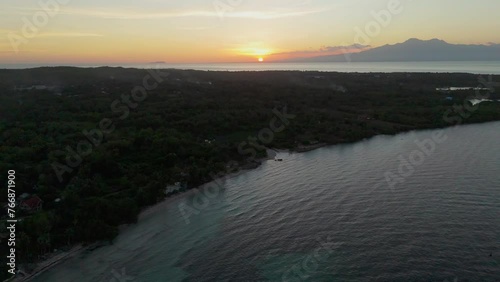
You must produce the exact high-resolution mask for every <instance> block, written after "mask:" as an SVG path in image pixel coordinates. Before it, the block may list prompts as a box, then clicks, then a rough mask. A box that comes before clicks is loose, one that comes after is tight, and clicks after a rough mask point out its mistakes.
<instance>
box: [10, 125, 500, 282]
mask: <svg viewBox="0 0 500 282" xmlns="http://www.w3.org/2000/svg"><path fill="white" fill-rule="evenodd" d="M497 122H500V120H495V121H486V122H479V123H464V124H460V125H450V126H446V127H436V128H426V129H412V130H407V131H401V132H398V133H395V134H392V135H390V134H377V135H373V136H371V137H368V138H363V139H360V140H356V141H352V142H346V143H336V144H328V143H319V144H314V145H309V146H302V147H301V150H297V149H295V150H289V149H269V148H267V150H266V151H267V153H268V156H267V157H263V158H259V159H256V160H253V161H252V162H253V163H255V166H252V167H248V164H247V165H243V166H240V167H239V170H238V171H236V172H232V173H227V174H224V175H222V176H219V177H217V178H214V179H212V180H210V181H209V182H206V183H204V184H201V185H199V186H197V187H195V188H191V189H189V190H187V191H184V192H180V193H177V194H175V195H171V196H168V197H165V198H164V199H163V200H161V201H159V202H157V203H156V204H154V205H151V206H148V207H145V208H143V209H142V210H141V211H140V212H139V214H138V216H137V222H138V221H140V220H144V218H145V217H147V216H149V215H151V214H154V213H156V212H159V211H160V210H163V209H165V208H166V206H167V205H169V204H170V203H171V202H173V201H175V200H177V199H179V198H180V197H185V196H189V195H192V194H194V193H196V192H197V191H199V190H200V189H203V187H204V186H206V185H208V184H210V183H212V182H215V181H220V180H227V179H231V178H234V177H237V176H240V175H242V174H244V173H247V172H249V171H251V170H253V169H256V168H258V167H260V166H261V165H262V164H263V162H264V161H268V160H272V159H274V158H275V156H276V154H277V153H280V152H289V153H292V154H302V153H307V152H311V151H314V150H317V149H320V148H324V147H330V146H332V147H333V146H338V145H345V144H355V143H358V142H362V141H365V140H369V139H372V138H375V137H378V136H397V135H400V134H407V133H410V132H415V131H432V130H443V129H453V128H457V127H462V126H472V125H481V124H487V123H497ZM134 224H137V223H130V224H123V225H120V226H118V232H119V233H121V232H122V231H123V230H124V229H126V228H127V227H129V226H132V225H134ZM108 244H109V243H103V242H102V241H99V242H95V243H93V244H90V245H88V246H83V245H82V244H81V243H80V244H77V245H74V246H72V247H71V249H70V250H68V251H64V252H61V253H58V254H49V256H51V257H50V258H48V259H46V260H43V261H41V262H38V263H35V265H36V267H35V269H34V270H33V272H31V273H29V274H28V273H26V276H24V277H16V276H13V277H12V278H10V279H7V280H5V281H13V282H27V281H31V279H33V278H35V277H37V276H39V275H40V274H42V273H44V272H46V271H48V270H50V269H52V268H54V267H55V266H57V265H59V264H60V263H62V262H63V260H64V259H67V258H72V257H75V256H76V255H79V254H82V253H84V252H86V251H90V252H92V251H93V250H95V249H97V248H99V247H101V246H104V245H108ZM111 245H112V244H111Z"/></svg>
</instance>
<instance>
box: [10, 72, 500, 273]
mask: <svg viewBox="0 0 500 282" xmlns="http://www.w3.org/2000/svg"><path fill="white" fill-rule="evenodd" d="M163 72H168V73H169V75H168V76H162V79H161V80H163V81H161V83H158V85H157V87H151V90H148V92H147V98H145V99H144V100H143V101H136V102H135V104H137V105H136V106H135V107H129V110H130V113H129V115H127V116H126V117H125V108H122V110H119V111H118V110H117V108H116V107H113V106H112V105H113V103H114V101H116V100H119V101H122V95H129V94H130V93H131V90H132V89H134V87H135V86H138V85H143V78H144V77H145V76H147V75H148V72H147V71H146V70H137V69H123V68H97V69H79V68H38V69H30V70H0V172H1V174H0V180H1V182H2V183H6V181H7V180H6V179H7V171H8V170H10V169H14V170H16V176H17V182H16V190H17V191H16V193H17V195H21V194H22V193H30V194H36V195H38V196H39V197H40V198H41V199H42V200H43V201H44V203H43V210H42V211H38V212H36V213H28V212H26V213H24V214H23V213H21V212H20V213H18V214H17V216H18V218H23V221H22V222H21V223H19V225H18V226H19V227H18V231H17V234H18V235H17V239H18V246H17V251H18V254H17V255H18V260H21V261H22V262H32V261H36V260H38V259H40V258H42V257H43V256H44V254H46V253H47V252H50V251H52V250H54V249H56V248H58V249H60V248H63V247H64V246H68V245H72V244H75V243H78V242H84V243H89V242H95V241H99V240H112V239H113V238H114V237H115V236H116V234H117V226H119V225H121V224H125V223H131V222H134V221H135V220H136V218H137V215H138V213H139V211H140V209H141V208H142V207H145V206H148V205H152V204H154V203H156V202H157V201H159V200H161V199H163V198H164V197H165V193H164V191H165V187H166V186H167V185H171V184H173V183H176V182H180V183H183V184H185V185H183V187H184V188H183V189H189V188H193V187H196V186H198V185H200V184H202V183H205V182H207V181H209V180H210V179H211V175H213V174H217V173H220V172H223V171H225V170H226V169H227V167H226V165H227V164H228V162H230V161H233V162H237V163H238V165H239V166H240V167H242V166H245V165H249V164H250V165H251V164H252V163H254V162H255V161H254V160H252V159H249V157H250V156H249V155H248V154H242V152H241V151H242V150H241V148H240V150H238V146H239V145H240V144H242V142H244V141H248V137H249V136H250V137H254V136H255V137H257V136H258V133H259V131H260V130H261V129H263V128H267V127H269V123H270V121H271V120H272V119H273V117H275V116H276V114H275V113H273V110H274V109H277V110H279V111H282V110H283V109H284V107H286V111H287V112H288V113H289V114H293V115H295V118H294V119H293V120H291V121H290V123H289V124H288V125H286V129H285V130H284V131H282V132H280V133H276V134H275V135H274V138H273V139H272V141H271V142H269V143H268V144H263V142H259V141H257V142H258V144H254V145H253V147H254V148H255V149H256V151H258V154H257V157H260V156H264V155H265V152H264V151H263V150H260V149H262V147H261V145H265V146H266V147H274V148H283V149H291V150H295V149H298V148H303V146H305V145H310V144H316V143H326V144H338V143H344V142H353V141H357V140H361V139H363V138H368V137H371V136H374V135H378V134H395V133H398V132H401V131H408V130H415V129H424V128H438V127H445V126H450V125H455V124H457V123H459V122H463V123H476V122H486V121H494V120H500V103H498V102H491V103H481V104H480V106H479V107H478V108H477V109H472V108H471V105H470V104H469V103H468V102H467V100H468V99H469V97H472V96H475V95H476V93H475V91H472V90H469V91H456V92H450V93H444V92H439V91H436V88H437V87H447V86H471V87H477V86H479V82H478V76H477V75H472V74H428V73H427V74H416V73H412V74H406V73H395V74H373V73H371V74H359V73H352V74H345V73H320V72H284V71H276V72H202V71H180V70H163ZM485 79H486V77H485ZM495 80H496V81H500V77H498V76H497V77H493V81H495ZM33 85H45V87H41V86H40V87H31V86H33ZM480 86H481V87H485V86H484V85H480ZM481 93H482V95H483V96H484V95H488V97H489V98H494V99H500V96H498V95H497V94H495V93H490V92H485V91H482V92H481ZM447 97H451V98H447ZM450 99H452V100H450ZM120 103H121V104H123V102H120ZM461 107H462V108H461ZM103 119H105V120H106V121H111V122H112V125H111V126H109V127H108V128H113V130H110V132H109V133H104V134H103V136H102V140H100V142H96V143H98V144H97V145H95V144H93V146H92V148H91V152H90V153H89V154H85V155H86V156H83V158H82V160H81V162H80V163H78V165H75V166H74V167H72V166H68V160H67V157H68V156H72V154H71V153H68V152H70V151H71V150H74V151H78V144H79V142H81V141H82V140H87V141H88V140H89V139H88V138H87V137H86V136H85V134H84V133H83V132H92V130H95V129H99V128H100V123H101V122H102V121H103ZM95 136H98V135H95ZM96 138H97V137H96ZM97 139H99V138H97ZM68 146H69V148H71V149H68ZM247 146H250V145H249V144H247ZM80 149H81V150H80V151H82V150H83V151H85V150H84V149H83V148H80ZM257 149H259V150H257ZM54 164H57V165H55V166H54ZM54 167H56V170H55V169H54ZM68 167H69V168H70V170H65V169H66V168H68ZM57 169H59V171H61V169H62V170H63V171H64V173H63V174H62V177H61V175H59V177H58V174H57V173H56V171H57ZM5 189H6V185H3V186H2V192H1V193H2V195H6V194H7V193H6V191H5ZM173 193H175V191H174V192H173ZM3 204H5V203H3ZM3 204H2V205H3ZM3 213H5V211H3ZM3 216H4V221H5V214H3ZM0 248H6V244H2V246H1V247H0ZM2 251H4V249H2ZM2 253H4V252H2ZM5 253H7V252H6V250H5ZM4 259H5V258H4ZM2 265H4V266H5V263H2ZM3 273H5V272H3Z"/></svg>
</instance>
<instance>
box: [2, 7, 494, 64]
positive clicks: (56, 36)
mask: <svg viewBox="0 0 500 282" xmlns="http://www.w3.org/2000/svg"><path fill="white" fill-rule="evenodd" d="M57 1H59V3H66V2H67V3H66V4H59V7H58V8H57V9H55V8H49V10H47V9H44V8H42V7H41V6H40V4H39V3H56V2H57ZM391 1H395V2H399V3H400V4H399V6H398V7H399V8H398V9H399V10H400V13H396V14H391V17H392V19H391V20H390V21H389V22H388V24H384V25H385V26H383V25H380V24H379V27H380V31H379V32H377V34H376V35H373V36H369V37H368V38H365V40H363V42H360V40H356V39H359V36H356V35H357V30H358V29H359V30H365V28H366V27H367V25H369V23H370V22H372V21H375V16H374V15H373V12H378V11H381V10H387V9H388V3H390V2H391ZM498 11H500V1H498V0H475V1H457V0H439V1H436V0H415V1H411V0H400V1H398V0H216V1H214V0H184V1H167V0H140V1H139V0H85V1H84V0H23V1H19V0H2V1H1V2H0V23H1V25H0V63H4V64H15V63H37V64H44V63H46V64H81V63H90V64H114V63H147V62H153V61H165V62H169V63H170V62H172V63H195V62H257V61H258V59H259V58H262V60H265V61H272V60H279V59H286V58H292V57H304V56H316V55H326V54H337V53H340V52H343V51H345V50H351V49H353V50H358V51H359V50H364V49H366V48H369V47H368V45H369V46H371V47H376V46H381V45H384V44H394V43H398V42H403V41H406V40H407V39H409V38H420V39H432V38H439V39H443V40H445V41H448V42H450V43H464V44H488V43H500V32H499V30H500V17H499V16H498ZM47 12H48V13H50V15H47ZM388 13H389V12H388ZM45 20H46V21H45ZM27 22H30V23H32V24H33V26H32V28H33V27H34V28H35V29H36V30H35V31H34V32H33V30H32V29H30V28H28V29H26V28H24V29H25V32H24V35H23V27H25V26H27V25H28V24H27ZM33 22H35V23H33ZM36 22H38V24H37V23H36ZM26 30H28V33H26ZM366 39H368V40H366ZM358 43H359V44H361V45H365V46H359V45H358V46H356V47H357V48H361V49H356V48H353V47H352V46H351V45H353V44H358ZM339 46H347V47H342V48H341V47H339ZM349 46H351V47H349ZM16 48H17V52H16V50H15V49H16Z"/></svg>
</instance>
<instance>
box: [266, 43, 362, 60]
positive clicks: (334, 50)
mask: <svg viewBox="0 0 500 282" xmlns="http://www.w3.org/2000/svg"><path fill="white" fill-rule="evenodd" d="M370 48H371V46H370V45H361V44H353V45H347V46H323V47H321V48H319V49H316V50H314V49H310V50H297V51H291V52H281V53H274V54H272V56H291V57H299V56H304V57H312V56H322V55H338V54H346V53H357V52H361V51H365V50H367V49H370Z"/></svg>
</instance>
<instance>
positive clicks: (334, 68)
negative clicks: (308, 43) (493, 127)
mask: <svg viewBox="0 0 500 282" xmlns="http://www.w3.org/2000/svg"><path fill="white" fill-rule="evenodd" d="M40 66H55V65H50V64H45V65H43V64H37V65H33V64H15V65H14V64H11V65H9V64H0V68H8V69H24V68H33V67H40ZM74 66H78V67H99V66H101V65H88V64H87V65H81V64H78V65H74ZM109 66H113V67H127V68H175V69H193V70H205V71H267V70H298V71H329V72H438V73H445V72H451V73H475V74H500V62H497V61H491V62H490V61H482V62H369V63H359V62H358V63H348V62H339V63H219V64H167V63H158V64H155V63H150V64H115V65H109Z"/></svg>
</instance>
